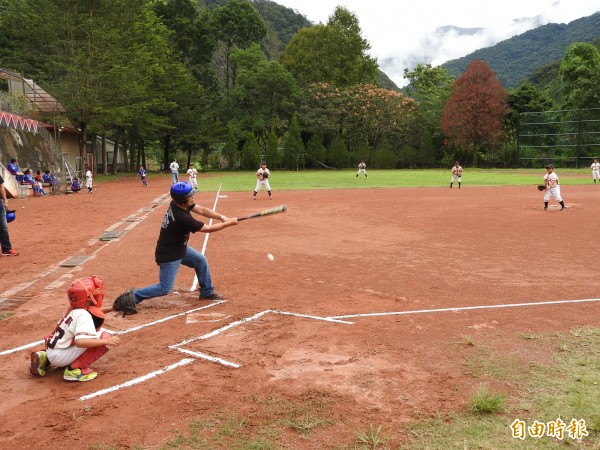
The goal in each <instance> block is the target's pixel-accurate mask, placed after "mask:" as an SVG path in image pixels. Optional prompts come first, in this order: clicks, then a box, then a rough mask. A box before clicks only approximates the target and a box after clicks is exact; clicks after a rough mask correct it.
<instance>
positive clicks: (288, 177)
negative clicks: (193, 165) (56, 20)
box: [94, 168, 591, 192]
mask: <svg viewBox="0 0 600 450" xmlns="http://www.w3.org/2000/svg"><path fill="white" fill-rule="evenodd" d="M556 172H557V173H558V175H559V177H560V182H561V184H564V185H576V184H589V183H590V182H591V174H590V171H589V169H557V170H556ZM368 173H369V178H365V177H364V176H363V175H361V176H360V177H358V178H356V177H355V175H356V171H355V170H302V171H278V170H273V172H272V176H271V178H270V180H269V182H270V184H271V187H272V189H273V191H285V190H314V189H362V188H408V187H447V186H448V185H449V184H450V170H449V169H423V170H408V169H406V170H404V169H401V170H370V171H369V172H368ZM545 173H546V171H545V169H543V168H540V169H469V168H467V169H465V173H464V175H463V187H469V186H527V185H529V186H532V188H533V186H536V185H538V184H540V183H541V182H542V181H543V176H544V174H545ZM157 177H160V178H162V179H165V180H170V179H171V174H167V173H163V174H149V175H148V181H149V182H150V183H152V179H153V178H154V179H156V178H157ZM122 178H136V179H137V176H136V175H134V174H117V175H107V176H103V175H99V176H97V177H96V178H95V179H94V183H97V184H101V183H102V182H105V181H110V180H118V179H122ZM179 179H180V180H182V181H185V180H187V175H185V174H180V175H179ZM255 184H256V177H255V172H254V171H236V172H224V171H223V172H206V173H200V174H198V185H199V189H200V191H201V192H216V191H217V190H218V189H219V187H220V188H221V190H222V191H223V192H243V191H248V192H249V191H252V190H253V189H254V187H255Z"/></svg>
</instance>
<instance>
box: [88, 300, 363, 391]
mask: <svg viewBox="0 0 600 450" xmlns="http://www.w3.org/2000/svg"><path fill="white" fill-rule="evenodd" d="M188 312H191V311H188ZM268 313H275V314H279V315H289V316H294V317H300V318H304V319H314V320H321V321H325V322H333V323H342V324H349V325H351V324H352V322H347V321H343V320H336V319H329V318H326V317H319V316H310V315H307V314H296V313H291V312H286V311H273V310H270V309H267V310H265V311H261V312H259V313H256V314H254V315H252V316H250V317H246V318H244V319H241V320H237V321H235V322H232V323H230V324H228V325H226V326H224V327H221V328H219V329H217V330H214V331H212V332H210V333H207V334H204V335H202V336H198V337H195V338H192V339H187V340H185V341H181V342H179V343H178V344H174V345H169V346H168V348H170V349H173V350H177V351H179V352H181V353H185V354H187V355H190V356H193V357H194V358H196V359H204V360H207V361H211V362H214V363H217V364H221V365H223V366H227V367H232V368H234V369H238V368H240V367H241V365H240V364H237V363H234V362H231V361H227V360H225V359H223V358H218V357H215V356H210V355H207V354H205V353H202V352H196V351H192V350H188V349H185V348H181V347H182V346H184V345H187V344H190V343H192V342H195V341H198V340H205V339H209V338H211V337H213V336H216V335H218V334H221V333H223V332H225V331H227V330H229V329H231V328H233V327H236V326H238V325H242V324H244V323H248V322H251V321H253V320H256V319H258V318H260V317H262V316H264V315H265V314H268ZM179 315H181V314H179ZM160 322H161V321H156V322H153V323H160ZM129 331H130V330H127V332H129ZM182 361H184V360H182ZM186 364H187V363H186ZM183 365H184V364H179V365H174V366H169V368H168V369H169V370H171V369H176V368H177V367H181V366H183ZM164 371H165V370H164V369H163V370H162V371H157V372H151V373H150V374H147V375H144V376H142V377H139V378H135V379H134V380H130V381H127V382H125V383H122V384H118V385H116V386H112V387H110V388H107V389H102V390H101V391H97V392H94V393H92V394H88V395H84V396H83V397H80V398H79V399H80V400H88V399H90V398H93V397H98V396H100V395H104V394H108V393H111V392H114V391H117V390H119V389H122V388H124V387H128V386H132V385H134V384H138V383H141V382H143V381H145V380H147V379H149V378H152V377H153V376H156V375H160V374H161V373H164Z"/></svg>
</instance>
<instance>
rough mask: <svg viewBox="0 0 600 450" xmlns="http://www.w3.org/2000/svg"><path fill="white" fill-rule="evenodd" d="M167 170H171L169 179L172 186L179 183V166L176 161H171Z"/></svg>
mask: <svg viewBox="0 0 600 450" xmlns="http://www.w3.org/2000/svg"><path fill="white" fill-rule="evenodd" d="M169 168H170V169H171V178H172V179H173V184H175V183H179V164H177V160H176V159H174V160H173V162H172V163H171V165H170V166H169Z"/></svg>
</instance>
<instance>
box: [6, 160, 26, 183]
mask: <svg viewBox="0 0 600 450" xmlns="http://www.w3.org/2000/svg"><path fill="white" fill-rule="evenodd" d="M6 168H7V169H8V171H9V172H10V174H11V175H14V176H15V178H16V179H17V183H19V184H22V183H23V172H21V171H20V170H19V165H18V164H17V160H16V159H15V158H12V159H11V160H10V164H9V165H8V166H6Z"/></svg>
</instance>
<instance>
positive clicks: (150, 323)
mask: <svg viewBox="0 0 600 450" xmlns="http://www.w3.org/2000/svg"><path fill="white" fill-rule="evenodd" d="M226 302H227V300H218V301H215V302H212V303H211V304H209V305H206V306H201V307H199V308H194V309H190V310H188V311H184V312H181V313H177V314H174V315H172V316H167V317H163V318H162V319H159V320H156V321H154V322H148V323H144V324H142V325H138V326H136V327H132V328H128V329H126V330H121V331H113V330H107V331H108V332H109V333H110V334H114V335H120V334H127V333H131V332H133V331H138V330H141V329H143V328H147V327H151V326H154V325H158V324H161V323H163V322H167V321H168V320H172V319H175V318H177V317H181V316H183V315H186V314H191V313H194V312H196V311H201V310H203V309H207V308H212V307H213V306H217V305H220V304H221V303H226ZM43 343H44V341H43V340H39V341H35V342H30V343H29V344H25V345H22V346H20V347H15V348H11V349H8V350H3V351H1V352H0V356H4V355H9V354H11V353H16V352H19V351H21V350H27V349H28V348H32V347H37V346H39V345H41V344H43Z"/></svg>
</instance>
